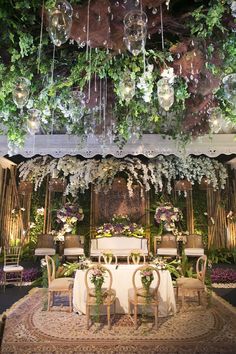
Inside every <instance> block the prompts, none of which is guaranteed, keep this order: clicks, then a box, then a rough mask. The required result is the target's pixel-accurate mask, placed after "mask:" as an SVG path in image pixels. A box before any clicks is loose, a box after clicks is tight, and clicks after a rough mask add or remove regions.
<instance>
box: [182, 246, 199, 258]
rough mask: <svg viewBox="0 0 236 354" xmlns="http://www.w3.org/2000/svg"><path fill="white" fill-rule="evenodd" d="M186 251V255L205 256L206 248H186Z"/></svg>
mask: <svg viewBox="0 0 236 354" xmlns="http://www.w3.org/2000/svg"><path fill="white" fill-rule="evenodd" d="M184 253H185V255H186V256H196V257H197V256H203V255H204V248H185V249H184Z"/></svg>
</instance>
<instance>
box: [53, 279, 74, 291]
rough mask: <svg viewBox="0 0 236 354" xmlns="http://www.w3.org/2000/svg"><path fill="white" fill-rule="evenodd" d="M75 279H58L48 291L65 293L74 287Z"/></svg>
mask: <svg viewBox="0 0 236 354" xmlns="http://www.w3.org/2000/svg"><path fill="white" fill-rule="evenodd" d="M73 283H74V279H73V278H57V279H54V280H53V281H52V282H51V283H50V285H49V287H48V289H49V290H55V291H60V290H61V291H63V290H65V291H66V290H70V289H72V287H73Z"/></svg>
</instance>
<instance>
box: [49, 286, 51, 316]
mask: <svg viewBox="0 0 236 354" xmlns="http://www.w3.org/2000/svg"><path fill="white" fill-rule="evenodd" d="M50 302H51V292H50V291H49V290H48V311H50Z"/></svg>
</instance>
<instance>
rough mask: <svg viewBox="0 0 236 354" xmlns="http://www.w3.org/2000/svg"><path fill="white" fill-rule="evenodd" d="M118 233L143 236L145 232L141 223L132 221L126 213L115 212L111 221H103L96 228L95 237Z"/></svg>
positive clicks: (116, 234)
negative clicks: (117, 213)
mask: <svg viewBox="0 0 236 354" xmlns="http://www.w3.org/2000/svg"><path fill="white" fill-rule="evenodd" d="M118 235H122V236H133V237H138V238H143V237H144V235H145V232H144V228H143V227H142V226H141V225H138V224H136V223H134V222H133V223H132V222H131V221H130V219H129V217H128V216H127V215H116V214H114V215H113V217H112V223H105V224H103V225H102V226H99V227H98V228H97V229H96V237H97V238H99V237H111V236H118Z"/></svg>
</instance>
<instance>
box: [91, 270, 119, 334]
mask: <svg viewBox="0 0 236 354" xmlns="http://www.w3.org/2000/svg"><path fill="white" fill-rule="evenodd" d="M94 271H95V272H97V271H99V272H101V274H103V275H104V277H105V278H106V284H107V286H106V287H105V286H104V287H101V303H100V304H97V298H96V290H95V286H94V284H92V282H91V275H92V274H93V272H94ZM112 280H113V279H112V273H111V271H110V270H109V269H108V268H106V267H105V266H103V265H101V264H95V265H93V266H91V267H90V268H88V269H87V270H86V273H85V286H86V324H87V329H89V320H90V308H91V307H98V311H99V313H98V316H99V317H100V310H101V306H102V305H104V306H106V307H107V324H108V329H111V305H112V304H113V306H114V316H115V313H116V291H115V290H114V289H112Z"/></svg>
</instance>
